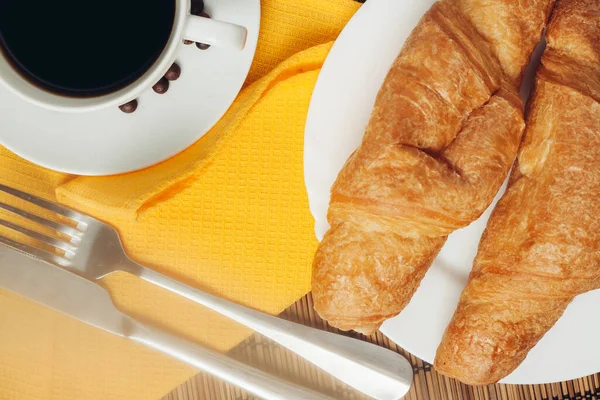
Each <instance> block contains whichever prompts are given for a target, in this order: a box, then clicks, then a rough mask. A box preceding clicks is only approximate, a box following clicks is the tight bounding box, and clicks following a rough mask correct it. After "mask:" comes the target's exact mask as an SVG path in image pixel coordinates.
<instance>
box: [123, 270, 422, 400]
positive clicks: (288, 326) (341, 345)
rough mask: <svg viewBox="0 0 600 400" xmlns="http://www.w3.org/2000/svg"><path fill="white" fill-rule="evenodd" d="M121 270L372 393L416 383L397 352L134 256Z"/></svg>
mask: <svg viewBox="0 0 600 400" xmlns="http://www.w3.org/2000/svg"><path fill="white" fill-rule="evenodd" d="M120 268H121V269H123V270H124V271H127V272H129V273H131V274H133V275H136V276H139V277H140V278H142V279H144V280H146V281H148V282H151V283H153V284H155V285H158V286H160V287H162V288H164V289H167V290H169V291H171V292H173V293H177V294H179V295H181V296H183V297H186V298H188V299H189V300H192V301H194V302H196V303H198V304H201V305H203V306H205V307H208V308H210V309H211V310H213V311H216V312H218V313H220V314H222V315H225V316H227V317H229V318H231V319H233V320H234V321H237V322H239V323H241V324H243V325H245V326H247V327H249V328H251V329H253V330H254V331H256V332H258V333H260V334H261V335H264V336H266V337H268V338H269V339H271V340H274V341H275V342H277V343H279V344H281V345H282V346H284V347H287V348H288V349H290V350H291V351H293V352H295V353H296V354H298V355H299V356H301V357H303V358H304V359H306V360H308V361H310V362H311V363H313V364H314V365H316V366H317V367H319V368H321V369H322V370H324V371H326V372H328V373H330V374H331V375H333V376H334V377H336V378H338V379H339V380H341V381H342V382H345V383H346V384H348V385H350V386H352V387H354V388H355V389H357V390H359V391H361V392H362V393H364V394H366V395H368V396H370V397H373V398H376V399H380V400H397V399H400V398H402V397H404V395H405V394H406V393H407V392H408V391H409V389H410V387H411V384H412V380H413V370H412V366H411V365H410V363H409V362H408V360H407V359H406V358H404V357H403V356H402V355H400V354H398V353H396V352H393V351H391V350H388V349H385V348H383V347H380V346H376V345H374V344H371V343H367V342H363V341H361V340H357V339H352V338H349V337H346V336H342V335H337V334H334V333H331V332H325V331H321V330H318V329H314V328H309V327H307V326H304V325H300V324H296V323H294V322H290V321H286V320H283V319H281V318H277V317H274V316H272V315H268V314H265V313H263V312H260V311H257V310H254V309H251V308H248V307H244V306H242V305H240V304H236V303H233V302H231V301H228V300H225V299H222V298H220V297H217V296H213V295H211V294H209V293H206V292H203V291H201V290H198V289H196V288H193V287H190V286H188V285H185V284H184V283H181V282H178V281H176V280H174V279H171V278H169V277H167V276H165V275H163V274H161V273H159V272H156V271H154V270H151V269H149V268H146V267H144V266H142V265H140V264H137V263H135V262H134V261H132V260H130V259H126V260H125V261H124V263H123V264H122V265H120Z"/></svg>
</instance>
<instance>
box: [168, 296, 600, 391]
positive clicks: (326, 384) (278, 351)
mask: <svg viewBox="0 0 600 400" xmlns="http://www.w3.org/2000/svg"><path fill="white" fill-rule="evenodd" d="M281 316H282V317H283V318H285V319H288V320H291V321H294V322H298V323H301V324H304V325H309V326H313V327H315V328H319V329H326V330H328V331H331V332H336V333H342V334H345V335H347V336H352V337H356V338H359V339H362V340H367V341H370V342H373V343H376V344H378V345H380V346H384V347H387V348H389V349H392V350H394V351H397V352H399V353H400V354H403V355H404V356H405V357H407V358H408V360H409V361H410V362H411V364H412V366H413V368H414V372H415V380H414V383H413V386H412V388H411V390H410V392H409V393H408V395H407V396H406V400H434V399H435V400H437V399H444V400H446V399H448V400H497V399H498V400H522V399H523V400H534V399H535V400H542V399H544V400H559V399H568V400H575V399H600V374H595V375H590V376H588V377H585V378H580V379H576V380H573V381H568V382H562V383H553V384H547V385H491V386H487V387H473V386H467V385H463V384H461V383H460V382H458V381H456V380H454V379H449V378H446V377H444V376H442V375H440V374H438V373H436V372H435V371H434V370H433V369H432V367H431V365H429V364H428V363H426V362H423V361H421V360H419V359H418V358H416V357H415V356H413V355H411V354H410V353H408V352H406V351H405V350H403V349H401V348H399V347H398V346H396V345H395V344H394V343H393V342H391V341H390V340H389V339H388V338H386V337H385V336H384V335H382V334H381V333H377V334H376V335H372V336H369V337H366V336H363V335H359V334H352V333H345V332H340V331H338V330H336V329H334V328H332V327H330V326H329V325H328V324H327V323H326V322H324V321H323V320H322V319H321V318H319V316H318V315H316V313H315V312H314V311H313V307H312V298H311V297H310V295H308V296H306V297H304V298H303V299H301V300H300V301H298V302H297V303H296V304H294V305H293V306H292V307H290V308H288V309H287V310H286V311H285V312H284V313H283V314H282V315H281ZM230 355H231V356H232V357H234V358H236V359H238V360H240V361H243V362H245V363H248V364H250V365H253V366H255V367H257V368H260V369H262V370H264V371H267V372H269V373H271V374H274V375H279V376H282V377H284V378H287V379H289V380H292V381H295V382H297V383H299V384H302V385H305V386H308V387H311V388H314V389H317V390H319V391H321V392H324V393H326V394H329V395H331V396H332V397H334V398H336V399H340V400H367V399H368V398H367V397H366V396H363V395H361V394H359V393H357V392H356V391H354V390H352V389H351V388H349V387H348V386H346V385H344V384H342V383H340V382H339V381H336V380H335V379H334V378H333V377H331V376H330V375H328V374H326V373H323V372H321V371H320V370H319V369H318V368H316V367H314V366H312V364H310V363H308V362H307V361H304V360H303V359H301V358H299V357H298V356H296V355H295V354H294V353H292V352H290V351H289V350H287V349H285V348H282V347H281V346H279V345H278V344H277V343H274V342H271V341H270V340H267V339H265V338H262V337H261V336H259V335H254V336H252V337H250V338H249V339H247V340H246V341H244V342H243V343H242V344H240V345H239V346H237V347H236V348H234V349H233V350H232V351H231V352H230ZM242 399H243V400H246V399H252V397H251V396H248V395H247V394H246V393H244V392H243V391H241V390H239V389H237V388H235V387H233V386H231V385H228V384H226V383H224V382H221V381H219V380H217V379H214V378H212V377H210V376H209V375H206V374H198V375H197V376H195V377H194V378H192V379H190V380H189V381H188V382H186V383H184V384H183V385H181V386H180V387H178V388H177V389H175V390H174V391H173V392H171V393H170V394H168V395H167V396H165V397H164V398H163V400H242Z"/></svg>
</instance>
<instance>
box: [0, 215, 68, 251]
mask: <svg viewBox="0 0 600 400" xmlns="http://www.w3.org/2000/svg"><path fill="white" fill-rule="evenodd" d="M0 225H2V226H5V227H7V228H8V229H12V230H13V231H17V232H20V233H22V234H24V235H27V236H29V237H31V238H33V239H36V240H39V241H40V242H44V243H46V244H49V245H50V246H53V247H56V248H57V249H60V250H63V251H64V252H65V253H66V254H67V257H69V255H71V256H72V255H74V254H73V252H74V251H75V247H73V246H72V245H70V244H68V243H66V242H64V241H62V240H60V239H55V238H52V237H50V236H46V235H44V234H42V233H39V232H35V231H32V230H31V229H27V228H24V227H22V226H20V225H16V224H13V223H12V222H9V221H6V220H4V219H1V218H0Z"/></svg>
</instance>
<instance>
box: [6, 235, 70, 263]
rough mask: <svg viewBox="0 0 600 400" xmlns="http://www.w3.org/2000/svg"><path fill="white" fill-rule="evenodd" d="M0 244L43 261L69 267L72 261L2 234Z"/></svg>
mask: <svg viewBox="0 0 600 400" xmlns="http://www.w3.org/2000/svg"><path fill="white" fill-rule="evenodd" d="M0 244H3V245H5V246H7V247H10V248H11V249H13V250H16V251H19V252H21V253H23V254H26V255H28V256H30V257H34V258H37V259H40V260H42V261H46V262H49V263H51V264H55V265H60V266H62V267H69V266H70V265H71V262H70V261H69V260H67V259H66V258H64V257H60V256H58V255H56V254H52V253H48V252H46V251H43V250H40V249H37V248H35V247H32V246H29V245H26V244H23V243H19V242H15V241H14V240H12V239H9V238H7V237H5V236H2V235H0Z"/></svg>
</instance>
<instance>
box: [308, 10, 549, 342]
mask: <svg viewBox="0 0 600 400" xmlns="http://www.w3.org/2000/svg"><path fill="white" fill-rule="evenodd" d="M553 3H554V1H553V0H525V1H523V0H520V1H517V0H442V1H439V2H437V3H436V4H434V6H433V7H432V8H431V9H430V10H429V11H428V12H427V14H426V15H425V16H424V17H423V18H422V20H421V21H420V22H419V24H418V26H417V27H416V28H415V30H414V31H413V32H412V34H411V36H410V37H409V39H408V40H407V42H406V44H405V46H404V48H403V49H402V51H401V52H400V55H399V56H398V58H397V59H396V60H395V62H394V64H393V66H392V68H391V70H390V72H389V73H388V76H387V78H386V80H385V83H384V84H383V86H382V88H381V90H380V92H379V94H378V96H377V100H376V103H375V107H374V110H373V113H372V116H371V120H370V122H369V125H368V127H367V130H366V133H365V136H364V139H363V142H362V144H361V146H360V147H359V149H358V150H357V151H356V152H354V154H353V155H352V156H351V157H350V159H349V160H348V161H347V163H346V165H345V166H344V168H343V170H342V171H341V172H340V174H339V176H338V178H337V181H336V182H335V184H334V186H333V188H332V191H331V202H330V208H329V214H328V220H329V222H330V224H331V229H330V230H329V231H328V232H327V234H326V235H325V237H324V239H323V241H322V243H321V244H320V246H319V248H318V250H317V253H316V255H315V259H314V263H313V296H314V301H315V309H316V311H317V312H318V313H319V314H320V315H321V316H322V317H323V318H324V319H326V320H328V321H329V322H330V323H331V324H332V325H334V326H336V327H338V328H341V329H345V330H348V329H354V330H357V331H360V332H363V333H370V332H373V331H374V330H376V329H377V328H378V327H379V326H380V325H381V323H382V322H383V321H384V320H386V319H388V318H390V317H393V316H395V315H396V314H398V313H399V312H400V311H402V309H403V308H404V307H405V306H406V304H407V303H408V302H409V300H410V299H411V297H412V295H413V294H414V292H415V291H416V289H417V287H418V286H419V283H420V282H421V279H422V278H423V276H424V274H425V272H426V271H427V269H428V268H429V266H430V265H431V263H432V261H433V259H434V258H435V256H436V255H437V253H438V252H439V250H440V249H441V247H442V246H443V244H444V242H445V241H446V237H447V235H448V234H450V233H451V232H453V231H454V230H456V229H458V228H461V227H464V226H466V225H468V224H469V223H471V222H472V221H474V220H475V219H477V218H478V217H479V216H480V215H481V214H482V213H483V211H484V210H485V209H486V208H487V207H488V206H489V204H490V203H491V201H492V200H493V197H494V195H495V194H496V192H497V191H498V189H499V188H500V186H501V184H502V182H503V180H504V179H505V177H506V175H507V174H508V171H509V169H510V166H511V164H512V162H513V160H514V157H515V155H516V152H517V149H518V145H519V142H520V140H521V136H522V133H523V130H524V126H525V124H524V121H523V116H522V104H521V101H520V99H519V97H518V94H517V86H518V84H519V83H520V81H521V78H522V75H523V71H524V69H525V66H526V65H527V63H528V61H529V59H530V56H531V53H532V51H533V49H534V47H535V45H536V43H538V41H539V39H540V36H541V33H542V30H543V28H544V26H545V23H546V20H547V18H548V15H549V13H550V11H551V8H552V6H553Z"/></svg>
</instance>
